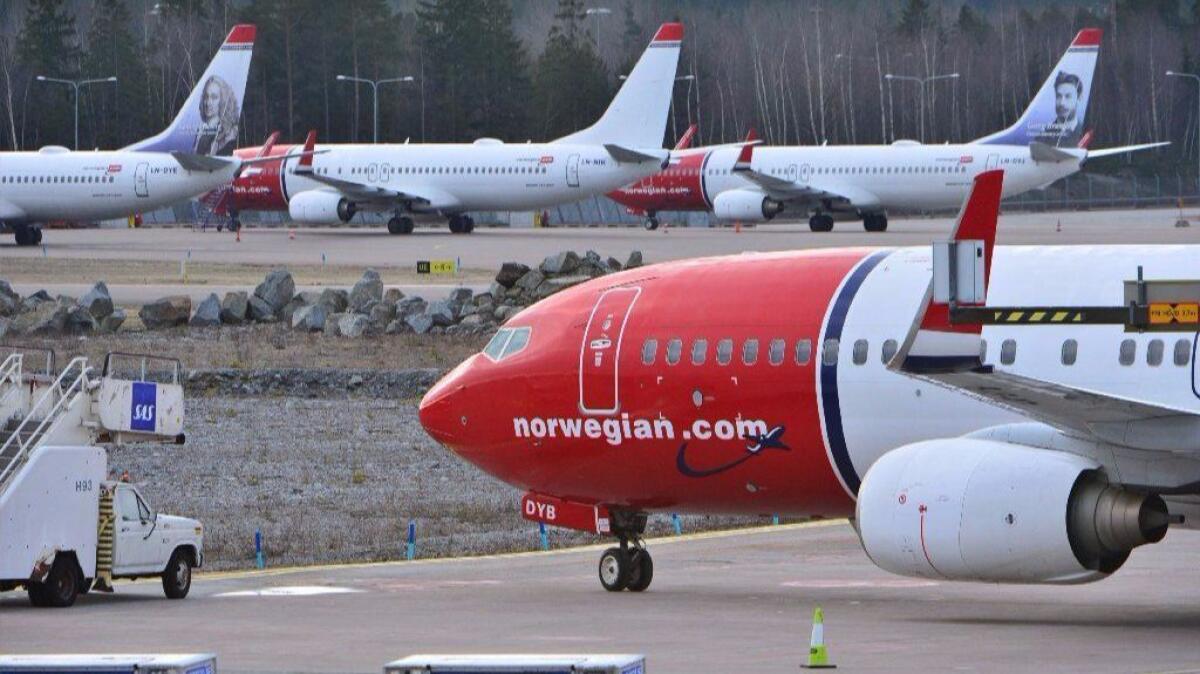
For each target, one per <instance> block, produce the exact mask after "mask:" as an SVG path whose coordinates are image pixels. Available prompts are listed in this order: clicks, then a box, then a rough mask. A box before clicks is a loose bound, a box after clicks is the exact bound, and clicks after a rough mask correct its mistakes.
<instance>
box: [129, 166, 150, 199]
mask: <svg viewBox="0 0 1200 674" xmlns="http://www.w3.org/2000/svg"><path fill="white" fill-rule="evenodd" d="M149 174H150V164H147V163H146V162H142V163H140V164H138V165H137V168H135V169H133V193H134V194H136V195H137V196H139V197H148V196H150V187H149V185H147V184H146V176H147V175H149Z"/></svg>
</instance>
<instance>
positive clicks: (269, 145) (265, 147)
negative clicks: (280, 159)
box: [257, 131, 279, 157]
mask: <svg viewBox="0 0 1200 674" xmlns="http://www.w3.org/2000/svg"><path fill="white" fill-rule="evenodd" d="M278 140H279V132H278V131H276V132H274V133H272V134H271V135H270V136H267V141H266V142H265V143H263V144H262V147H261V148H259V150H258V155H257V156H259V157H269V156H271V150H273V149H275V142H276V141H278Z"/></svg>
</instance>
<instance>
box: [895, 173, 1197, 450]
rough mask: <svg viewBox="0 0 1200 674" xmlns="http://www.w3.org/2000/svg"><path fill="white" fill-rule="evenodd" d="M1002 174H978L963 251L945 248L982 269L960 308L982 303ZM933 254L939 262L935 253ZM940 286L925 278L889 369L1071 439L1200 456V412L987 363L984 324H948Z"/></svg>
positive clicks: (967, 208)
mask: <svg viewBox="0 0 1200 674" xmlns="http://www.w3.org/2000/svg"><path fill="white" fill-rule="evenodd" d="M1002 176H1003V172H1001V171H988V172H985V173H982V174H980V175H979V176H978V177H977V178H976V180H975V186H974V187H973V188H972V191H971V195H970V197H968V199H967V202H966V203H965V204H964V205H963V209H962V211H961V212H960V214H959V219H958V224H957V226H956V228H955V233H954V236H953V237H952V238H953V240H954V241H955V242H956V243H957V244H958V245H959V246H961V247H963V249H964V250H963V251H954V250H953V249H950V250H951V252H949V253H948V255H950V256H953V257H951V258H949V259H952V260H954V261H955V262H954V263H953V264H954V265H956V266H962V267H963V268H967V267H969V266H970V265H971V264H972V262H971V261H970V259H971V258H976V257H977V258H981V259H982V261H983V264H984V268H983V269H984V271H983V274H982V277H983V278H982V280H981V281H976V282H977V283H979V284H980V285H979V286H978V290H976V291H974V293H972V292H971V290H970V289H968V290H967V291H966V292H965V293H963V292H959V291H958V290H957V289H955V290H954V291H952V292H953V293H954V294H955V295H956V297H957V300H956V301H959V303H960V305H974V306H981V305H982V300H983V299H984V297H985V296H986V287H987V283H988V280H987V276H988V274H989V272H990V269H991V257H992V250H993V249H994V247H995V240H996V217H997V214H998V211H999V207H1000V194H1001V186H1002ZM962 252H965V254H966V255H967V257H966V258H964V257H963V255H962V254H960V253H962ZM934 255H935V265H936V258H937V256H938V251H937V250H936V249H935V252H934ZM952 273H953V272H952ZM938 285H939V282H938V280H937V279H934V280H931V281H930V284H929V290H928V291H927V292H926V296H925V300H924V303H923V305H922V310H921V311H920V312H919V313H918V314H917V317H916V320H915V321H914V322H913V325H912V328H911V329H910V330H909V334H908V336H907V338H906V339H905V340H904V344H903V346H901V347H900V349H899V350H898V351H897V353H896V355H895V356H894V357H893V358H892V360H891V361H890V362H889V363H888V368H889V369H892V370H894V371H897V372H900V373H901V374H905V375H907V376H909V377H912V378H914V379H919V380H922V381H926V382H930V383H933V384H937V385H940V386H944V387H947V388H951V389H954V390H956V391H959V392H961V393H965V394H966V395H969V396H972V397H974V398H976V399H980V400H984V401H987V402H989V403H992V404H995V405H997V406H1000V407H1003V408H1006V409H1009V410H1013V411H1016V412H1018V413H1020V414H1022V415H1024V416H1027V417H1030V418H1032V419H1036V420H1038V421H1041V422H1043V423H1046V424H1048V425H1050V426H1053V427H1055V428H1057V429H1059V430H1062V431H1064V432H1068V433H1071V434H1073V435H1076V436H1082V437H1085V438H1090V439H1094V440H1100V441H1103V442H1109V443H1115V444H1119V445H1123V446H1126V447H1134V448H1137V449H1145V450H1153V451H1168V452H1200V415H1197V414H1196V413H1195V412H1192V411H1190V410H1186V409H1177V408H1173V407H1168V406H1163V405H1160V404H1157V403H1152V402H1146V401H1141V400H1136V399H1132V398H1125V397H1121V396H1115V395H1112V394H1109V393H1104V392H1100V391H1092V390H1087V389H1083V388H1078V387H1074V386H1069V385H1065V384H1058V383H1054V382H1049V381H1045V380H1041V379H1037V378H1034V377H1027V376H1024V375H1018V374H1014V373H1011V372H1004V371H999V370H996V369H995V368H994V367H992V366H991V365H985V364H984V363H983V360H982V358H981V351H982V349H981V347H982V332H983V326H982V325H964V324H952V323H951V322H950V317H949V305H948V304H947V303H946V302H947V300H946V299H945V297H944V293H946V292H947V291H946V290H945V289H944V288H942V289H938V288H937V286H938ZM941 285H945V284H944V283H941Z"/></svg>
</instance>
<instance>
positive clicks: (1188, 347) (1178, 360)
mask: <svg viewBox="0 0 1200 674" xmlns="http://www.w3.org/2000/svg"><path fill="white" fill-rule="evenodd" d="M1191 360H1192V342H1191V340H1187V339H1180V340H1176V342H1175V364H1176V365H1178V366H1180V367H1183V366H1184V365H1187V364H1188V363H1189V362H1191Z"/></svg>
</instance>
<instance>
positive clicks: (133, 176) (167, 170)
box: [0, 25, 255, 246]
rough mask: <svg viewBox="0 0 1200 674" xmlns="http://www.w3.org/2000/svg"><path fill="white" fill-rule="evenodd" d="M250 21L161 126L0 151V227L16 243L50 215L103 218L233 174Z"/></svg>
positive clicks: (30, 239)
mask: <svg viewBox="0 0 1200 674" xmlns="http://www.w3.org/2000/svg"><path fill="white" fill-rule="evenodd" d="M254 36H255V27H254V26H252V25H238V26H234V27H233V29H232V30H231V31H229V35H228V37H226V38H225V42H224V44H222V45H221V48H220V50H219V51H218V52H217V55H216V56H215V57H213V60H212V62H211V63H210V64H209V66H208V69H206V70H205V71H204V75H203V76H201V78H200V80H199V82H197V84H196V88H195V89H193V90H192V93H191V94H190V95H189V96H188V98H187V101H185V102H184V104H183V108H182V109H181V110H180V111H179V114H178V115H177V116H176V117H175V120H174V121H173V122H171V125H170V126H169V127H167V128H166V129H165V130H164V131H163V132H162V133H159V134H158V135H156V136H154V137H152V138H147V139H145V140H143V141H140V142H137V143H134V144H133V145H130V146H128V147H126V148H124V149H121V150H116V151H104V152H99V151H97V152H72V151H71V150H68V149H67V148H65V147H59V146H50V147H44V148H42V149H40V150H38V151H37V152H5V153H2V154H0V228H3V229H7V230H11V231H12V232H13V234H14V235H15V236H16V241H17V245H18V246H29V245H35V244H38V243H40V242H41V240H42V230H41V227H42V224H43V223H45V222H47V221H52V220H82V221H90V220H103V219H108V218H119V217H126V216H130V215H133V214H135V213H141V212H144V211H148V210H152V209H155V208H161V207H163V206H167V205H170V204H173V203H177V202H179V201H182V200H185V199H188V198H190V197H193V196H196V195H198V194H203V193H204V192H207V191H209V190H212V189H213V188H215V187H217V186H219V185H221V184H224V183H228V182H229V181H230V180H232V179H233V177H234V176H235V174H236V172H237V170H238V169H239V168H240V167H241V166H242V164H243V163H245V162H243V161H241V160H238V159H235V158H232V157H230V158H222V157H220V156H218V155H230V154H231V153H232V150H233V147H234V145H235V144H236V140H237V133H238V120H239V119H240V117H241V105H240V101H241V100H242V96H243V94H244V93H245V90H246V77H247V75H248V74H249V71H250V58H251V56H252V54H253V50H254Z"/></svg>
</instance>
